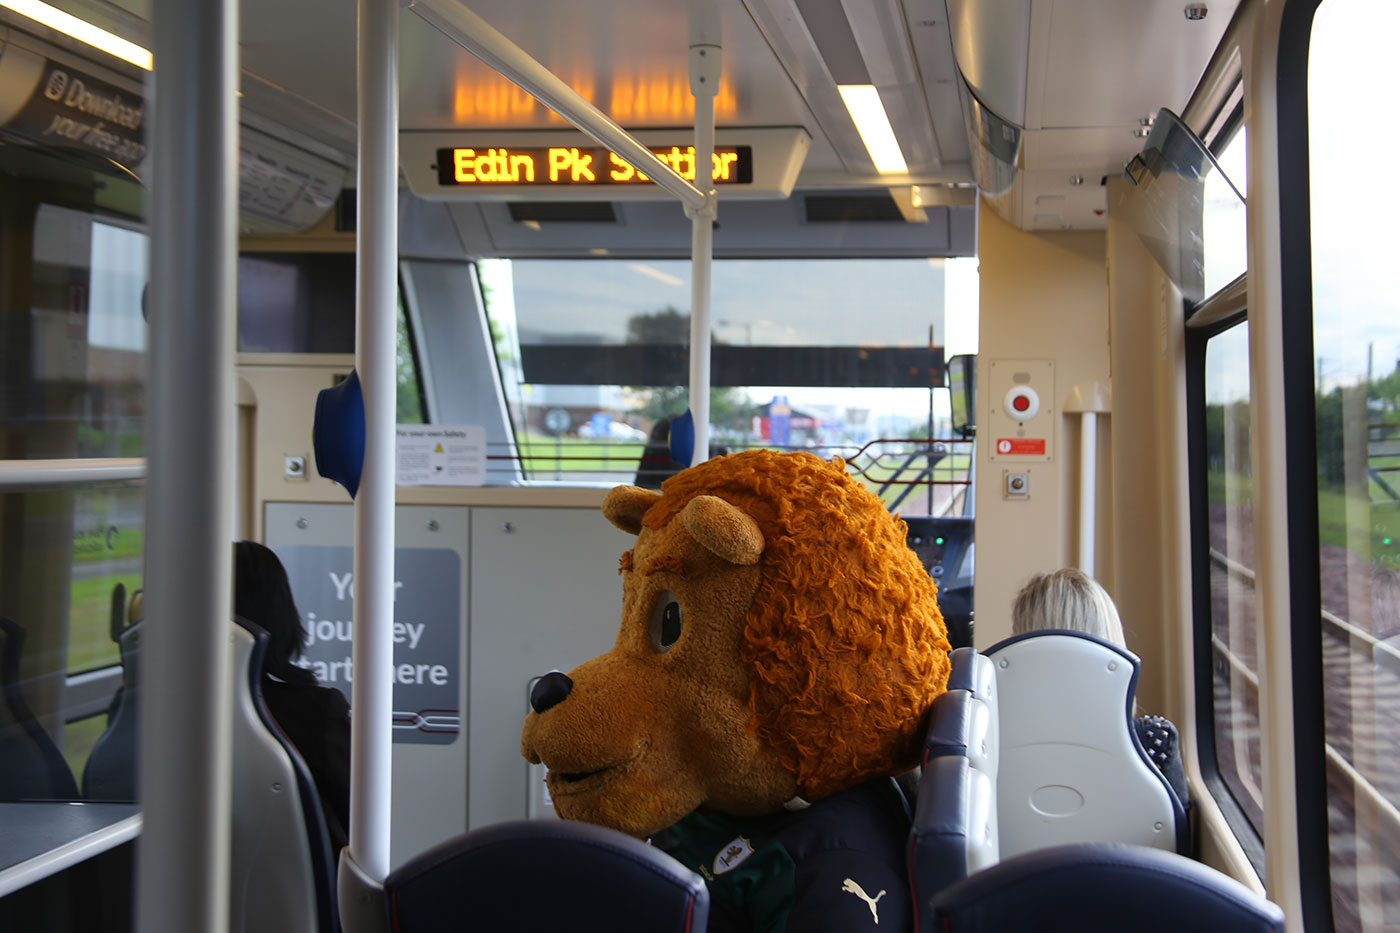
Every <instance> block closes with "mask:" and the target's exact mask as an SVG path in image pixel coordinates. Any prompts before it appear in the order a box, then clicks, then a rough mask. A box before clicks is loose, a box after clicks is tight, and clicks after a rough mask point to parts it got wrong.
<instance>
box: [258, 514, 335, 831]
mask: <svg viewBox="0 0 1400 933" xmlns="http://www.w3.org/2000/svg"><path fill="white" fill-rule="evenodd" d="M233 579H234V584H233V592H234V596H233V611H234V614H235V615H239V616H242V617H243V618H245V619H247V620H248V621H249V622H252V623H253V624H255V625H258V626H261V627H262V628H264V629H266V630H267V633H268V635H269V636H270V638H269V642H268V648H267V659H266V661H265V662H264V664H263V682H262V694H263V701H264V702H265V703H266V704H267V708H268V711H269V712H271V713H272V718H273V719H275V720H277V724H278V725H279V726H281V727H282V731H283V732H285V733H286V734H287V738H289V739H291V742H292V744H293V745H294V746H296V749H297V751H298V752H300V753H301V757H302V760H303V761H305V762H306V767H307V769H308V770H310V772H311V777H312V780H314V781H315V782H316V790H317V791H318V793H319V794H320V797H321V809H322V811H323V812H324V814H325V818H326V829H327V830H328V832H329V834H330V841H331V851H332V853H337V852H339V851H340V850H341V848H343V847H344V846H345V845H346V843H347V842H348V840H349V835H348V833H347V831H346V828H347V827H348V826H349V824H350V704H349V703H347V702H346V701H345V696H344V695H343V694H342V693H341V692H340V691H339V690H336V689H335V688H333V687H322V686H321V685H320V684H318V683H317V682H316V677H315V675H314V674H312V673H311V672H310V671H308V670H307V669H306V668H304V667H301V666H299V665H297V664H296V663H295V661H296V660H297V658H299V657H301V652H302V648H303V647H305V645H306V630H305V629H303V628H302V625H301V614H300V613H298V612H297V607H296V603H295V602H294V601H293V600H292V587H291V584H290V583H289V582H288V581H287V571H286V570H285V569H284V568H283V566H282V562H281V561H280V560H278V559H277V555H276V554H274V553H273V552H272V551H270V550H268V549H267V548H265V547H263V546H262V545H261V544H257V543H255V542H253V541H239V542H238V543H237V544H235V545H234V546H233Z"/></svg>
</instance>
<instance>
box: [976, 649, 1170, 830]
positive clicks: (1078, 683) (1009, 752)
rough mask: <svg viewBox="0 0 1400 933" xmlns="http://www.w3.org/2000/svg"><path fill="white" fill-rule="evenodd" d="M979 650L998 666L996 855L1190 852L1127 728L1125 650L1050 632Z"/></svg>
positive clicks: (1130, 676)
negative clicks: (1084, 847)
mask: <svg viewBox="0 0 1400 933" xmlns="http://www.w3.org/2000/svg"><path fill="white" fill-rule="evenodd" d="M986 654H987V657H988V658H990V659H991V661H992V663H993V665H994V666H995V670H996V690H997V704H998V723H997V727H998V737H999V746H998V749H999V750H998V755H999V756H1000V766H999V769H998V772H997V819H998V822H999V825H1000V830H1001V835H1000V840H999V841H1000V846H1001V854H1002V857H1003V858H1009V857H1011V856H1014V855H1019V854H1021V853H1023V852H1028V851H1031V850H1033V849H1041V848H1046V847H1048V846H1055V845H1062V844H1067V843H1078V842H1126V843H1134V844H1138V845H1144V846H1150V847H1154V848H1158V849H1166V850H1168V851H1175V852H1181V853H1185V852H1186V851H1187V849H1188V847H1189V838H1190V834H1189V833H1188V831H1187V823H1186V813H1185V811H1184V810H1183V809H1182V806H1181V803H1180V801H1178V800H1177V799H1176V795H1175V794H1174V793H1173V792H1172V791H1171V789H1170V786H1169V785H1168V783H1167V781H1166V779H1165V778H1164V777H1162V774H1161V772H1160V771H1158V770H1157V768H1156V767H1155V766H1153V765H1152V764H1151V760H1150V759H1149V758H1148V756H1147V753H1146V752H1145V751H1144V750H1143V748H1142V745H1141V743H1140V742H1139V741H1138V739H1137V735H1136V731H1135V730H1134V728H1133V722H1132V718H1133V698H1134V695H1135V693H1136V690H1137V676H1138V659H1137V658H1136V657H1135V656H1134V655H1133V654H1132V653H1131V652H1129V651H1126V650H1124V649H1122V648H1119V647H1118V646H1116V645H1113V644H1111V643H1109V642H1107V641H1104V640H1102V639H1099V638H1095V637H1093V636H1091V635H1085V634H1083V633H1081V632H1070V631H1062V630H1048V631H1040V632H1034V633H1031V634H1028V635H1017V636H1013V637H1012V638H1009V639H1006V640H1005V641H1003V642H1000V643H999V644H997V645H994V646H993V647H992V648H990V649H988V651H987V652H986Z"/></svg>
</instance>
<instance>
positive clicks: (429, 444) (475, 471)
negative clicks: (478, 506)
mask: <svg viewBox="0 0 1400 933" xmlns="http://www.w3.org/2000/svg"><path fill="white" fill-rule="evenodd" d="M397 473H398V485H400V486H484V485H485V484H486V429H485V428H484V427H482V426H481V425H479V424H462V425H445V424H401V425H399V426H398V470H397Z"/></svg>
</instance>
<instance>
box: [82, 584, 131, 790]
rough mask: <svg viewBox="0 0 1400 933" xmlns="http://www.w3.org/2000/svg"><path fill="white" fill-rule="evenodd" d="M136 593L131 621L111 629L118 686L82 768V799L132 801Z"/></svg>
mask: <svg viewBox="0 0 1400 933" xmlns="http://www.w3.org/2000/svg"><path fill="white" fill-rule="evenodd" d="M138 599H140V594H139V593H138V594H137V595H136V597H134V599H133V603H132V606H133V618H135V619H136V621H135V622H132V623H131V624H130V625H128V626H126V627H125V628H121V629H118V628H116V627H115V626H114V630H113V634H112V639H113V641H115V642H116V643H117V648H118V650H119V651H120V652H121V660H122V685H121V687H120V688H119V689H118V690H117V695H116V696H115V697H114V698H113V700H112V706H111V708H110V709H109V710H108V711H107V728H106V730H104V731H103V733H102V735H100V736H98V739H97V743H96V744H95V745H93V747H92V751H91V752H90V753H89V754H88V760H87V764H86V765H84V766H83V797H84V798H86V799H88V800H102V801H121V802H127V801H134V800H135V799H136V744H137V731H136V730H137V727H138V724H139V722H140V719H141V686H140V684H141V640H142V638H143V635H142V630H143V628H144V626H143V625H142V624H141V619H140V616H139V615H137V614H136V613H138V612H139V611H140V610H139V606H140V604H139V603H138V602H136V601H135V600H138Z"/></svg>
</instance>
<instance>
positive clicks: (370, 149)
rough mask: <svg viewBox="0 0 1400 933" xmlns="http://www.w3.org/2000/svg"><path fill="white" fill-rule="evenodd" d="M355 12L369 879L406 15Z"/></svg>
mask: <svg viewBox="0 0 1400 933" xmlns="http://www.w3.org/2000/svg"><path fill="white" fill-rule="evenodd" d="M358 11H359V23H358V27H359V28H358V53H357V66H358V67H357V69H356V74H357V82H358V85H359V104H358V120H357V124H358V132H359V167H358V172H359V178H358V185H359V194H358V197H357V198H356V218H355V239H356V251H357V253H356V254H357V257H358V262H357V264H356V270H355V271H356V282H355V286H356V287H355V371H356V372H357V373H358V374H359V377H360V386H361V389H362V391H363V393H364V400H365V460H364V469H363V471H362V473H361V475H360V488H359V491H358V493H357V494H356V496H355V584H354V586H355V610H354V641H353V645H352V659H351V660H352V664H353V665H354V668H353V669H354V672H355V677H354V681H353V685H352V688H351V689H352V697H351V703H350V708H351V709H353V710H354V711H355V714H354V716H352V717H351V719H350V854H351V857H352V858H353V859H354V860H355V862H356V863H357V864H358V865H359V867H360V869H361V871H363V872H364V874H366V875H368V876H369V877H370V878H372V879H374V880H375V881H383V880H384V878H385V877H386V876H387V875H388V874H389V801H390V788H391V777H392V775H391V767H390V757H391V753H392V747H391V741H392V735H391V725H390V723H391V720H392V715H393V680H394V678H393V661H394V642H393V621H394V618H393V613H394V452H395V437H394V417H395V412H394V390H395V386H396V382H395V371H394V365H395V361H394V349H395V324H396V321H395V312H396V309H397V304H396V297H397V278H396V275H395V268H396V265H397V257H398V179H399V132H398V129H399V93H398V88H399V64H398V51H399V8H398V3H397V2H396V0H359V7H358Z"/></svg>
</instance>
